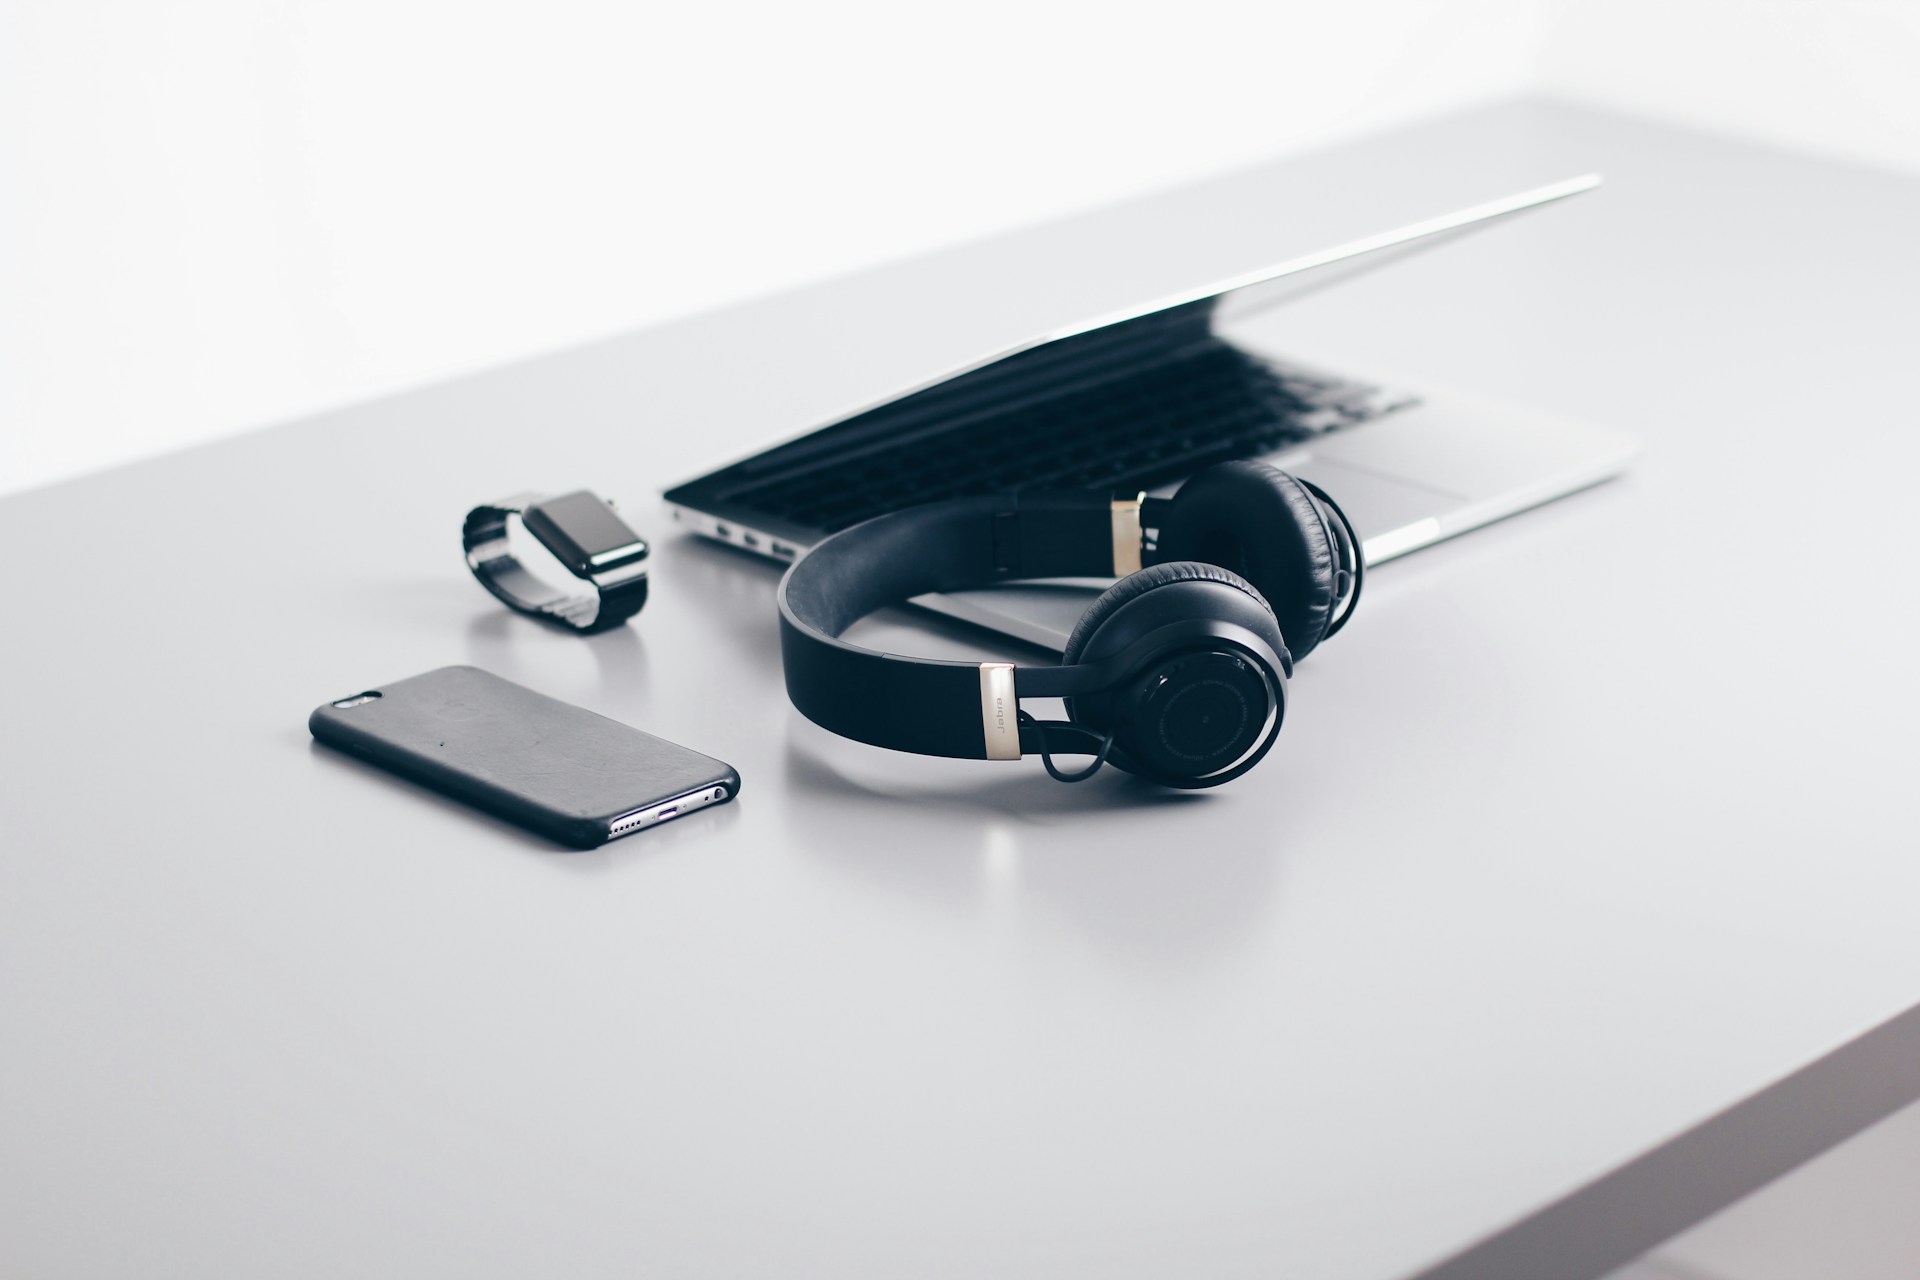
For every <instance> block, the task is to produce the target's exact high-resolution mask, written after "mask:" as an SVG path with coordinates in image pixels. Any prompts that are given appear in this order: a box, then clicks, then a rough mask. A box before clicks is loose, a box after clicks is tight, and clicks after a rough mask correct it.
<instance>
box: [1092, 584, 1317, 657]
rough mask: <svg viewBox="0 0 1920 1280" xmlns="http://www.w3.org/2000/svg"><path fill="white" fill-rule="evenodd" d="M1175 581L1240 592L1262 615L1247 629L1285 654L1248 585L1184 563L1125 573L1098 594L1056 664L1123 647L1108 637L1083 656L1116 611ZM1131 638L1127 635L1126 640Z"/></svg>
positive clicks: (1261, 603)
mask: <svg viewBox="0 0 1920 1280" xmlns="http://www.w3.org/2000/svg"><path fill="white" fill-rule="evenodd" d="M1175 582H1218V583H1222V584H1224V585H1226V586H1229V587H1233V588H1234V589H1236V590H1238V591H1240V592H1242V593H1244V594H1245V595H1246V596H1247V597H1248V598H1249V599H1251V600H1253V601H1255V602H1256V603H1258V604H1259V606H1260V608H1259V610H1258V612H1259V613H1260V614H1263V615H1265V616H1264V617H1263V618H1261V619H1259V621H1260V622H1261V623H1262V625H1260V626H1256V627H1253V628H1251V629H1252V630H1253V631H1254V632H1255V633H1256V634H1258V635H1260V636H1261V637H1262V638H1264V639H1265V640H1266V641H1267V643H1269V644H1271V645H1272V646H1273V651H1274V652H1275V653H1285V652H1286V651H1287V647H1286V643H1285V641H1284V640H1283V639H1282V638H1281V637H1282V636H1283V635H1284V633H1283V632H1282V631H1281V630H1280V626H1279V623H1278V622H1277V621H1276V620H1275V618H1274V616H1273V610H1272V609H1271V608H1269V607H1268V605H1267V602H1266V601H1265V600H1262V599H1261V598H1260V593H1259V592H1258V591H1255V590H1254V589H1253V584H1252V583H1250V582H1248V581H1247V580H1246V579H1245V578H1243V577H1241V576H1240V575H1239V574H1237V573H1235V572H1233V570H1231V569H1226V568H1222V567H1221V566H1220V565H1217V564H1201V563H1198V562H1195V561H1190V560H1188V561H1174V562H1171V563H1167V564H1155V565H1148V566H1147V567H1146V568H1144V569H1142V570H1140V572H1138V573H1130V574H1128V575H1127V576H1126V577H1124V578H1122V579H1120V581H1118V582H1116V583H1114V584H1113V585H1112V586H1110V587H1108V588H1107V589H1106V590H1105V591H1103V592H1101V593H1100V596H1099V598H1098V599H1096V600H1095V601H1094V602H1093V603H1092V604H1090V605H1088V606H1087V611H1086V612H1085V613H1083V614H1081V615H1080V621H1078V622H1076V623H1074V624H1073V631H1072V633H1071V634H1069V635H1068V636H1067V647H1066V650H1065V651H1064V652H1063V653H1062V654H1061V655H1060V661H1062V662H1063V663H1074V662H1080V661H1082V660H1086V661H1098V660H1099V659H1101V658H1104V657H1106V656H1107V655H1108V654H1111V653H1115V652H1117V651H1119V650H1120V649H1123V648H1125V647H1126V642H1124V641H1117V637H1114V636H1109V637H1107V641H1106V642H1105V643H1103V644H1101V645H1100V646H1099V651H1096V652H1094V653H1092V654H1088V653H1087V643H1088V641H1090V640H1092V639H1093V637H1094V634H1095V633H1096V632H1098V631H1099V630H1100V628H1101V626H1102V624H1104V623H1105V622H1106V621H1107V619H1108V618H1111V617H1112V616H1113V615H1114V614H1116V613H1118V612H1119V611H1120V606H1122V605H1124V604H1126V603H1128V602H1129V601H1131V600H1135V599H1138V598H1139V597H1140V596H1143V595H1145V594H1146V593H1147V592H1149V591H1152V590H1154V589H1155V588H1157V587H1164V586H1168V585H1170V584H1172V583H1175ZM1134 638H1135V637H1133V636H1128V637H1127V640H1129V641H1130V640H1132V639H1134Z"/></svg>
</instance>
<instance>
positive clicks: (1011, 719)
mask: <svg viewBox="0 0 1920 1280" xmlns="http://www.w3.org/2000/svg"><path fill="white" fill-rule="evenodd" d="M980 733H981V736H982V738H983V739H984V740H985V742H986V748H987V759H989V760H1018V759H1019V758H1020V697H1019V695H1018V694H1017V693H1016V692H1015V691H1014V687H1013V664H1012V663H1011V662H983V663H981V664H980Z"/></svg>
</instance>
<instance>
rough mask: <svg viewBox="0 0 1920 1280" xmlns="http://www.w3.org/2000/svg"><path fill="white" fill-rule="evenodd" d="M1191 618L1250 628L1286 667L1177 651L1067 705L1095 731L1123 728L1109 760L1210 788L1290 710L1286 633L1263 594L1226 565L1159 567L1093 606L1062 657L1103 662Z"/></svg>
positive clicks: (1236, 654)
mask: <svg viewBox="0 0 1920 1280" xmlns="http://www.w3.org/2000/svg"><path fill="white" fill-rule="evenodd" d="M1193 619H1204V620H1208V621H1215V622H1228V623H1232V624H1234V625H1236V626H1239V627H1242V628H1245V629H1246V630H1248V631H1251V632H1252V633H1253V634H1254V635H1256V636H1258V637H1259V638H1260V640H1261V641H1262V642H1264V643H1265V645H1266V646H1267V647H1268V648H1270V649H1271V650H1273V654H1274V656H1275V657H1277V658H1278V659H1279V661H1280V667H1281V669H1280V670H1279V671H1273V670H1271V669H1270V668H1269V667H1268V665H1267V661H1266V660H1262V659H1254V658H1252V657H1250V656H1249V655H1248V654H1246V653H1245V652H1244V651H1242V650H1239V649H1237V648H1235V647H1232V646H1228V645H1225V644H1219V645H1206V644H1202V645H1201V646H1199V647H1193V646H1190V645H1182V644H1176V645H1172V646H1170V647H1168V648H1167V649H1165V650H1164V651H1162V652H1158V653H1156V654H1154V655H1153V656H1152V657H1151V658H1150V659H1149V660H1148V662H1147V665H1145V666H1144V667H1142V668H1141V669H1140V670H1138V671H1135V672H1133V673H1131V674H1129V675H1128V676H1126V677H1125V678H1124V679H1122V680H1121V681H1120V682H1119V683H1118V684H1115V685H1114V686H1112V687H1111V688H1108V689H1104V690H1102V691H1100V692H1098V693H1092V694H1083V695H1080V696H1077V697H1073V698H1069V699H1068V700H1067V714H1068V716H1069V717H1070V718H1071V719H1072V720H1073V722H1074V723H1076V724H1078V725H1082V726H1084V727H1085V728H1088V729H1091V730H1093V731H1095V732H1097V733H1103V732H1106V731H1108V730H1113V729H1115V728H1116V727H1117V728H1118V730H1119V733H1118V737H1117V740H1116V741H1115V742H1114V743H1113V744H1112V746H1111V747H1110V749H1109V750H1110V754H1109V755H1108V760H1109V762H1110V763H1112V764H1113V765H1114V766H1116V767H1117V768H1120V769H1124V770H1126V771H1127V772H1129V773H1138V774H1143V775H1144V776H1147V777H1150V778H1155V779H1157V780H1159V781H1161V782H1164V783H1166V784H1168V785H1170V786H1189V785H1201V786H1204V785H1210V784H1208V783H1207V782H1204V781H1202V779H1205V778H1207V777H1209V776H1211V775H1214V774H1217V773H1219V772H1220V771H1222V770H1226V769H1228V768H1229V766H1231V765H1233V764H1234V762H1235V761H1244V760H1246V759H1247V758H1248V753H1249V752H1250V751H1253V750H1254V749H1255V748H1256V747H1258V746H1259V744H1260V741H1261V738H1262V735H1263V734H1267V733H1268V732H1269V729H1268V726H1269V724H1270V723H1271V722H1272V717H1273V716H1274V714H1275V713H1276V712H1278V711H1280V710H1283V709H1284V691H1285V688H1286V683H1287V671H1288V669H1289V667H1290V665H1291V664H1290V663H1289V662H1288V660H1287V658H1286V646H1285V644H1284V643H1283V641H1282V639H1281V635H1280V626H1279V624H1278V623H1277V622H1275V621H1274V618H1273V612H1272V610H1270V609H1268V608H1267V604H1266V601H1264V600H1262V599H1261V598H1260V594H1259V592H1257V591H1255V590H1254V589H1253V586H1252V584H1251V583H1249V582H1247V581H1246V579H1244V578H1242V577H1241V576H1240V575H1239V574H1237V573H1234V572H1232V571H1231V570H1229V569H1223V568H1221V567H1220V566H1219V565H1213V564H1200V563H1197V562H1195V561H1177V562H1174V563H1171V564H1157V565H1153V566H1151V567H1150V568H1147V569H1142V570H1141V571H1140V572H1139V573H1136V574H1133V575H1131V576H1130V577H1127V578H1124V579H1122V580H1121V581H1120V582H1117V583H1115V584H1114V585H1113V586H1112V587H1110V588H1108V590H1107V591H1106V592H1105V593H1104V594H1102V595H1101V596H1100V598H1099V599H1098V600H1095V601H1094V602H1093V604H1092V605H1091V606H1090V607H1089V608H1088V609H1087V612H1086V613H1085V614H1084V615H1083V616H1082V617H1081V619H1080V622H1079V624H1078V625H1077V626H1075V627H1074V629H1073V634H1072V635H1071V636H1069V637H1068V639H1067V648H1066V653H1065V660H1066V661H1067V662H1069V663H1072V662H1099V661H1102V660H1104V659H1107V658H1110V657H1113V656H1114V655H1116V654H1118V653H1120V652H1122V651H1124V650H1126V649H1127V648H1129V647H1131V646H1133V645H1134V644H1135V643H1137V642H1138V641H1139V640H1140V639H1141V638H1142V637H1144V636H1147V635H1149V634H1151V633H1152V632H1154V631H1157V630H1159V629H1160V628H1162V627H1166V626H1169V625H1174V624H1178V623H1182V622H1187V621H1190V620H1193ZM1267 741H1268V742H1271V738H1270V737H1269V738H1267ZM1253 758H1254V759H1257V758H1258V757H1257V756H1255V757H1253Z"/></svg>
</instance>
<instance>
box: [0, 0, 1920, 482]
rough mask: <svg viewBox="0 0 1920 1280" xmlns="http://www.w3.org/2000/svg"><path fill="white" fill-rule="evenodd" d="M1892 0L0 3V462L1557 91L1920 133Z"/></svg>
mask: <svg viewBox="0 0 1920 1280" xmlns="http://www.w3.org/2000/svg"><path fill="white" fill-rule="evenodd" d="M1917 72H1920V4H1916V3H1914V2H1913V0H1898V2H1893V0H1881V2H1879V3H1864V2H1860V0H1855V2H1852V3H1846V2H1841V0H1824V2H1819V3H1816V2H1814V0H1805V2H1800V3H1778V2H1775V3H1766V2H1764V0H1743V2H1735V0H1666V2H1665V3H1651V2H1647V0H1592V2H1589V0H1572V2H1569V3H1550V2H1543V0H1452V2H1445V0H1432V2H1427V3H1422V2H1420V0H1349V2H1347V3H1334V2H1332V0H1328V2H1327V3H1322V4H1315V5H1306V4H1299V3H1291V2H1270V3H1247V2H1244V0H1236V2H1233V3H1214V4H1207V3H1198V4H1187V5H1181V6H1177V7H1169V6H1165V5H1159V4H1139V3H1127V2H1124V0H1108V2H1106V3H1058V2H1046V3H1041V2H1035V0H1025V2H1021V3H1012V2H1008V0H973V2H972V3H970V4H968V5H965V6H959V5H944V6H926V5H912V4H899V3H877V2H868V0H816V2H815V3H810V4H804V5H796V4H774V3H766V2H763V0H722V2H718V3H707V4H702V5H692V4H678V5H645V4H641V5H633V4H620V5H616V4H606V3H595V2H593V0H549V2H546V3H541V4H537V5H536V4H530V3H529V4H520V5H488V4H485V3H474V2H471V0H469V2H467V3H457V4H456V3H451V2H448V0H385V2H383V3H379V4H373V3H364V2H360V3H328V4H304V3H299V2H298V0H224V2H222V0H171V2H170V3H166V4H157V5H156V4H152V3H131V2H121V3H114V2H110V0H4V3H3V4H0V490H6V489H17V488H21V487H25V486H29V485H34V484H40V483H45V482H47V481H50V480H53V479H56V478H59V477H62V476H66V475H71V474H74V473H77V472H80V471H83V470H88V469H92V468H95V467H99V466H102V465H107V464H110V463H113V462H117V461H121V460H125V459H129V458H133V457H137V456H141V455H143V454H147V453H152V452H155V451H159V450H162V449H168V448H175V447H179V446H181V445H184V444H188V443H192V442H195V441H199V440H202V439H206V438H209V437H212V436H216V435H219V434H223V433H226V432H229V431H233V430H237V429H241V428H245V427H248V426H253V425H257V424H260V423H263V422H270V421H274V420H279V419H284V418H288V417H293V416H298V415H300V414H303V413H308V412H312V411H314V410H317V409H322V408H326V407H329V406H333V405H337V404H341V403H344V402H348V401H352V400H356V399H362V398H365V397H368V396H371V395H376V394H379V393H381V392H384V391H388V390H393V389H396V388H399V387H403V386H407V385H411V384H416V383H420V382H424V381H429V380H433V379H437V378H441V377H445V376H448V375H451V374H456V373H459V372H461V371H463V370H467V369H472V368H477V367H481V366H485V365H488V364H491V363H495V362H499V361H503V360H508V359H513V358H517V357H521V356H525V355H530V354H534V353H537V352H541V351H544V350H550V349H552V348H555V347H559V346H564V345H567V344H570V343H575V342H579V341H582V340H585V339H591V338H595V337H599V336H603V335H606V334H609V333H613V332H617V331H619V330H621V329H625V328H630V327H633V326H636V325H641V324H647V323H652V322H657V321H660V320H664V319H667V318H669V317H672V316H675V315H679V314H684V313H686V312H688V311H692V310H699V309H704V308H708V307H712V306H715V305H718V304H721V303H724V302H727V301H730V300H733V299H737V298H740V297H744V296H748V295H751V294H754V293H759V292H764V291H768V290H771V289H776V288H781V287H785V286H789V285H793V284H798V283H801V282H804V281H807V280H810V279H816V278H819V277H821V276H825V275H830V274H834V273H837V272H843V271H847V270H849V269H853V268H857V267H859V266H861V265H864V264H869V263H874V262H879V261H883V260H886V259H889V258H894V257H898V256H901V255H904V254H912V253H917V252H922V251H925V250H928V249H932V248H935V247H938V246H941V245H945V244H949V243H952V242H955V241H958V240H963V239H968V238H971V237H976V236H980V235H983V234H987V233H990V232H992V231H995V230H999V229H1002V228H1006V227H1011V226H1016V225H1019V224H1021V223H1026V222H1030V221H1033V220H1035V219H1041V218H1048V217H1052V216H1056V215H1059V214H1062V213H1067V212H1070V211H1073V210H1076V209H1080V208H1084V207H1087V206H1089V205H1094V204H1098V203H1101V202H1103V201H1108V200H1112V199H1115V198H1117V197H1122V196H1125V195H1128V194H1131V193H1135V192H1139V191H1143V190H1147V189H1151V188H1154V187H1158V186H1164V185H1167V184H1170V183H1177V182H1180V181H1183V180H1186V179H1189V178H1192V177H1196V176H1199V175H1203V174H1207V173H1210V172H1214V171H1217V170H1219V169H1222V168H1225V167H1231V166H1235V165H1241V164H1247V163H1251V162H1254V161H1257V160H1260V159H1262V158H1265V157H1269V156H1273V155H1277V154H1282V153H1285V152H1288V151H1295V150H1300V149H1304V148H1308V147H1316V146H1321V145H1326V144H1329V143H1332V142H1336V141H1338V140H1339V139H1341V138H1344V137H1349V136H1352V135H1354V134H1356V133H1359V132H1364V131H1368V130H1374V129H1379V128H1383V127H1389V126H1391V125H1393V124H1395V123H1398V122H1401V121H1405V120H1408V119H1411V118H1414V117H1417V116H1422V115H1427V114H1430V113H1435V112H1440V111H1447V110H1455V109H1460V108H1464V107H1468V106H1471V105H1473V104H1475V103H1477V102H1481V101H1485V100H1489V99H1493V98H1499V97H1505V96H1509V95H1513V94H1517V93H1524V92H1546V93H1553V94H1558V95H1561V96H1566V97H1572V98H1577V99H1582V100H1586V101H1590V102H1597V103H1601V104H1605V105H1611V106H1615V107H1618V108H1620V109H1623V110H1628V111H1634V112H1640V113H1648V114H1656V115H1661V116H1665V117H1669V118H1673V119H1679V120H1684V121H1688V122H1692V123H1696V124H1699V125H1702V126H1706V127H1711V128H1717V129H1724V130H1730V131H1733V132H1737V133H1741V134H1746V135H1750V136H1753V137H1756V138H1760V139H1763V140H1770V141H1776V142H1782V143H1785V144H1788V145H1793V146H1800V147H1809V148H1815V149H1819V150H1821V151H1825V152H1829V153H1832V154H1836V155H1843V156H1849V157H1853V158H1857V159H1860V160H1863V161H1866V162H1869V163H1874V164H1881V165H1892V166H1903V167H1913V168H1920V74H1917Z"/></svg>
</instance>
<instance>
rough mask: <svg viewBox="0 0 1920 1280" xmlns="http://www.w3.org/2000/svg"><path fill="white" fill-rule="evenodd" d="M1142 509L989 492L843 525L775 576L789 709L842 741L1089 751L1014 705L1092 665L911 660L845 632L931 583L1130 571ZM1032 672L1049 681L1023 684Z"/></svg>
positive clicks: (986, 751) (1088, 499) (923, 749)
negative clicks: (1029, 720) (1024, 716)
mask: <svg viewBox="0 0 1920 1280" xmlns="http://www.w3.org/2000/svg"><path fill="white" fill-rule="evenodd" d="M1141 506H1142V503H1141V501H1140V500H1139V499H1133V500H1130V501H1121V502H1115V501H1110V500H1109V499H1107V498H1104V497H1101V496H1099V495H1097V494H1087V493H1026V494H1008V495H988V496H983V497H976V498H956V499H954V500H952V501H949V502H939V503H934V504H932V505H929V506H924V507H915V508H912V509H910V510H906V511H896V512H893V513H892V514H889V515H884V516H878V517H876V518H874V519H872V520H869V521H867V522H865V523H864V524H860V525H856V526H854V527H853V528H851V529H848V530H845V531H844V532H842V533H839V534H836V535H835V536H834V537H833V538H832V539H831V541H830V543H827V544H822V547H821V548H819V549H817V550H816V551H814V552H811V553H809V554H807V555H806V556H803V557H802V558H801V559H800V560H799V562H798V563H796V564H795V565H794V566H793V568H792V569H790V570H788V571H787V576H786V577H785V578H784V579H782V580H781V583H780V592H779V603H780V649H781V656H782V658H783V660H784V663H785V666H786V675H787V693H788V695H789V696H790V697H791V698H792V699H793V704H794V706H796V707H798V708H799V709H800V711H801V712H802V713H803V714H805V715H806V717H807V718H808V719H809V720H812V721H814V722H815V723H816V724H819V725H821V726H823V727H825V728H827V729H830V730H832V731H833V732H835V733H837V734H840V735H841V736H843V737H848V738H854V739H857V740H859V741H861V742H867V743H871V744H873V745H874V746H880V747H891V748H893V749H894V750H896V751H913V752H918V753H919V754H922V755H936V756H956V757H961V758H965V759H977V760H1016V759H1018V758H1019V757H1020V754H1021V752H1022V751H1023V750H1025V751H1042V750H1057V751H1062V752H1066V751H1077V750H1081V749H1084V742H1083V741H1082V740H1083V738H1084V737H1085V736H1086V734H1085V731H1084V730H1080V731H1076V732H1074V733H1072V734H1070V735H1064V736H1063V735H1056V734H1054V733H1052V732H1050V729H1051V726H1046V725H1040V724H1027V725H1022V724H1021V723H1020V722H1019V719H1018V711H1019V702H1018V700H1019V698H1020V697H1023V696H1024V697H1036V696H1038V697H1057V696H1062V695H1064V694H1071V693H1073V692H1078V691H1079V690H1077V689H1075V688H1074V687H1073V686H1075V685H1076V684H1080V683H1084V679H1082V680H1075V679H1074V678H1073V676H1074V675H1075V674H1076V673H1081V674H1083V676H1084V675H1095V674H1097V673H1096V672H1094V671H1091V670H1089V669H1088V668H1084V667H1035V668H1025V667H1015V666H1014V665H1013V664H1012V663H1008V662H951V661H943V660H940V659H934V658H909V657H903V656H901V655H898V654H887V653H879V652H877V651H875V650H872V649H863V648H861V647H860V646H858V645H853V644H848V643H847V642H846V641H844V640H842V639H840V638H839V637H840V633H841V632H843V631H845V630H846V629H847V628H848V627H850V626H852V625H853V624H854V623H855V622H857V621H859V620H860V619H861V618H863V617H865V616H866V615H868V614H870V613H872V612H874V611H875V610H876V609H879V608H882V607H883V606H885V605H889V604H898V603H899V602H900V601H902V600H908V599H911V598H912V597H914V596H918V595H925V594H927V593H928V592H936V591H960V590H965V589H966V588H969V587H983V586H989V585H992V584H994V583H997V582H1006V581H1011V580H1014V579H1019V578H1107V577H1116V576H1120V575H1122V574H1125V573H1131V572H1134V571H1135V570H1136V569H1138V567H1139V564H1140V557H1141V522H1140V509H1141ZM822 552H824V554H822ZM1105 665H1106V664H1102V666H1103V667H1104V666H1105ZM1037 676H1051V677H1055V678H1054V679H1042V680H1040V681H1039V682H1038V683H1039V684H1040V685H1043V686H1047V687H1028V686H1031V685H1033V684H1034V683H1035V682H1034V680H1033V677H1037ZM1088 687H1089V688H1091V687H1092V686H1091V685H1089V686H1088ZM1067 727H1070V726H1067Z"/></svg>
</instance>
